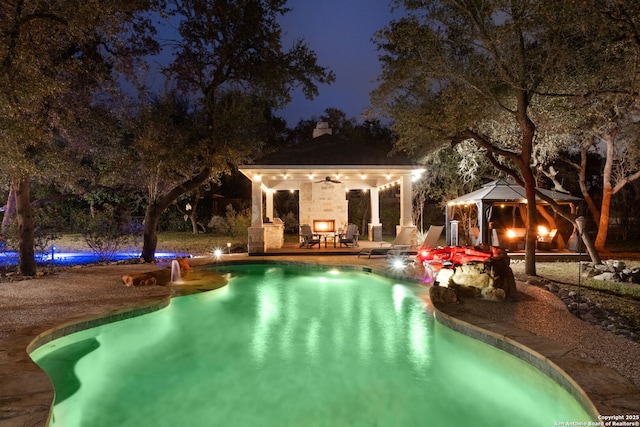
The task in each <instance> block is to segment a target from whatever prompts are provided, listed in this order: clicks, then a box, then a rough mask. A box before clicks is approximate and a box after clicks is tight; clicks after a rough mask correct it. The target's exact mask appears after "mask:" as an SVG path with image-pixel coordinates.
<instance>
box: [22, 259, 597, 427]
mask: <svg viewBox="0 0 640 427" xmlns="http://www.w3.org/2000/svg"><path fill="white" fill-rule="evenodd" d="M216 271H218V272H220V273H221V274H225V275H227V277H228V278H229V284H228V285H227V286H226V287H223V288H220V289H218V290H216V291H212V292H207V293H201V294H197V295H192V296H188V297H180V298H176V299H174V300H172V302H171V304H170V306H169V307H167V308H165V309H163V310H160V311H158V312H154V313H151V314H146V315H143V316H139V317H135V318H132V319H128V320H124V321H120V322H116V323H111V324H108V325H104V326H100V327H96V328H92V329H88V330H85V331H82V332H78V333H75V334H72V335H68V336H66V337H63V338H60V339H58V340H55V341H52V342H50V343H48V344H45V345H44V346H42V347H40V348H38V349H37V350H35V351H34V352H33V353H32V354H31V356H32V358H33V359H34V360H35V361H36V362H37V363H38V364H39V365H40V366H41V367H43V369H45V370H46V371H47V373H48V374H49V375H50V376H51V377H52V380H53V382H54V384H55V387H56V393H57V394H56V402H55V406H54V410H53V423H52V425H55V426H65V427H66V426H116V425H117V426H175V425H185V426H186V425H188V426H343V425H348V426H365V425H366V426H371V425H376V426H418V425H419V426H429V425H433V426H445V427H446V426H456V427H458V426H467V425H469V426H471V425H473V426H501V425H526V426H531V427H534V426H549V425H554V424H553V423H554V422H559V421H560V422H566V421H576V422H577V421H584V422H588V421H591V420H590V418H589V416H588V415H587V413H586V412H585V411H584V409H583V408H582V407H581V406H580V405H579V404H578V402H577V401H576V400H575V399H573V398H572V397H571V396H570V395H569V393H568V392H566V391H565V390H564V389H563V388H562V387H560V386H559V385H558V384H557V383H555V382H554V381H553V380H552V379H550V378H549V377H547V376H545V375H544V374H542V373H540V372H539V371H537V370H536V369H535V368H533V367H532V366H530V365H528V364H527V363H525V362H523V361H521V360H520V359H517V358H515V357H513V356H511V355H509V354H507V353H505V352H503V351H501V350H498V349H496V348H494V347H491V346H489V345H487V344H484V343H482V342H479V341H476V340H473V339H471V338H469V337H467V336H465V335H462V334H459V333H457V332H455V331H452V330H450V329H448V328H446V327H444V326H442V325H440V324H438V323H437V322H435V321H434V320H433V318H432V317H431V316H429V315H428V314H426V313H425V310H424V303H423V302H422V301H421V300H420V299H419V298H417V297H416V292H418V291H419V290H420V289H423V288H419V287H417V286H414V285H412V284H408V283H402V282H397V281H394V280H391V279H387V278H384V277H381V276H377V275H374V274H370V273H364V272H356V271H337V270H319V269H309V268H304V267H293V266H284V265H283V266H274V265H252V266H228V267H219V268H217V269H216Z"/></svg>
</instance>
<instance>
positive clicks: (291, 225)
mask: <svg viewBox="0 0 640 427" xmlns="http://www.w3.org/2000/svg"><path fill="white" fill-rule="evenodd" d="M281 219H282V222H284V231H285V233H292V234H298V227H299V225H300V224H299V223H298V219H297V218H296V216H295V214H294V213H293V212H289V213H287V214H286V215H285V216H283V217H282V218H281Z"/></svg>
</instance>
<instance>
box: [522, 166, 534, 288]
mask: <svg viewBox="0 0 640 427" xmlns="http://www.w3.org/2000/svg"><path fill="white" fill-rule="evenodd" d="M522 172H523V175H524V176H523V179H524V183H525V186H524V191H525V194H526V196H527V237H526V243H525V253H524V269H525V273H526V274H528V275H529V276H535V275H536V243H537V236H538V230H537V228H538V211H537V209H536V184H535V180H534V178H533V173H532V172H531V169H529V170H528V173H526V171H525V170H522Z"/></svg>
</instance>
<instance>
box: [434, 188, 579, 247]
mask: <svg viewBox="0 0 640 427" xmlns="http://www.w3.org/2000/svg"><path fill="white" fill-rule="evenodd" d="M538 191H540V192H541V193H542V194H544V195H545V196H547V197H549V198H551V199H553V200H554V201H555V202H556V203H557V204H559V205H564V206H567V207H568V209H569V210H570V212H571V213H572V214H575V212H576V203H578V202H580V201H582V199H580V198H579V197H574V196H572V195H570V194H568V193H563V192H559V191H553V190H545V189H538ZM526 204H527V198H526V194H525V189H524V187H522V186H521V185H518V184H516V183H514V182H512V181H507V180H504V179H497V180H495V181H491V182H489V183H487V184H485V185H483V186H482V188H480V189H479V190H476V191H473V192H471V193H468V194H465V195H464V196H460V197H458V198H455V199H453V200H450V201H449V202H448V203H447V208H446V211H445V222H446V230H447V231H446V236H447V244H448V245H456V244H458V237H459V235H458V233H460V232H463V233H464V234H467V235H469V238H470V240H471V243H472V244H474V245H478V244H490V245H492V246H505V245H504V244H500V243H504V242H503V241H501V240H503V239H504V238H506V237H507V231H509V233H510V234H511V235H510V236H509V237H510V238H520V239H523V238H524V234H523V233H524V227H526V224H527V218H526V209H525V208H526ZM536 205H537V207H538V212H539V213H540V214H541V215H542V216H543V217H544V218H545V220H546V221H547V222H550V223H553V222H555V220H554V219H553V218H552V216H551V214H549V213H548V212H547V211H546V210H545V209H544V208H545V206H548V203H547V202H545V201H544V200H542V199H540V198H537V197H536ZM468 206H471V207H475V208H476V211H475V212H476V213H477V218H474V219H471V218H470V217H469V218H466V219H465V221H464V222H466V223H462V224H460V221H458V220H454V219H453V218H454V210H455V209H456V208H457V207H468ZM496 208H497V209H496ZM505 209H510V213H511V218H510V219H511V224H508V225H507V224H505V223H504V222H508V221H509V220H508V219H507V220H506V221H505V214H504V210H505ZM497 210H499V211H502V212H496V211H497ZM496 217H498V218H500V219H502V220H503V223H502V224H496V221H495V218H496ZM550 225H551V224H550ZM553 225H555V224H553ZM519 226H520V227H519ZM546 232H552V230H548V229H547V231H545V233H546ZM551 237H552V238H553V236H551Z"/></svg>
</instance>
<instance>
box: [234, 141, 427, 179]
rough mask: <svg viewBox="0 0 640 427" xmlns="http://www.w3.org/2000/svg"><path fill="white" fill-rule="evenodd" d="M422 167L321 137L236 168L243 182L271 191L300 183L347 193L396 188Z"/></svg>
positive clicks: (347, 142) (376, 150)
mask: <svg viewBox="0 0 640 427" xmlns="http://www.w3.org/2000/svg"><path fill="white" fill-rule="evenodd" d="M423 170H424V169H423V167H422V166H420V165H418V164H417V163H415V162H413V161H411V160H410V159H408V158H407V157H405V156H400V155H396V156H389V155H388V154H387V153H386V152H384V151H383V150H380V149H377V148H374V147H371V146H367V145H363V144H357V143H354V142H351V141H346V140H344V139H342V138H339V137H336V136H334V135H328V134H325V135H321V136H319V137H316V138H313V139H312V140H309V141H306V142H304V143H300V144H298V145H297V146H295V147H291V148H287V149H284V150H281V151H278V152H275V153H272V154H269V155H267V156H265V157H262V158H260V159H258V160H257V161H256V162H255V163H253V164H251V165H245V166H243V167H241V168H240V172H242V173H243V174H244V175H245V176H246V177H247V178H249V179H251V180H252V181H253V180H258V181H260V182H262V184H263V185H264V186H265V187H266V188H269V189H272V190H297V189H299V188H300V184H301V183H303V182H309V181H312V182H318V181H322V180H327V177H328V178H329V179H331V180H336V181H340V182H343V183H344V184H345V185H346V187H347V188H348V189H349V190H364V189H372V188H379V189H381V188H383V187H385V186H388V185H394V184H396V185H397V184H399V182H400V180H401V177H402V176H403V175H405V174H407V173H410V174H412V175H413V176H416V175H419V174H420V173H421V172H422V171H423Z"/></svg>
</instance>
